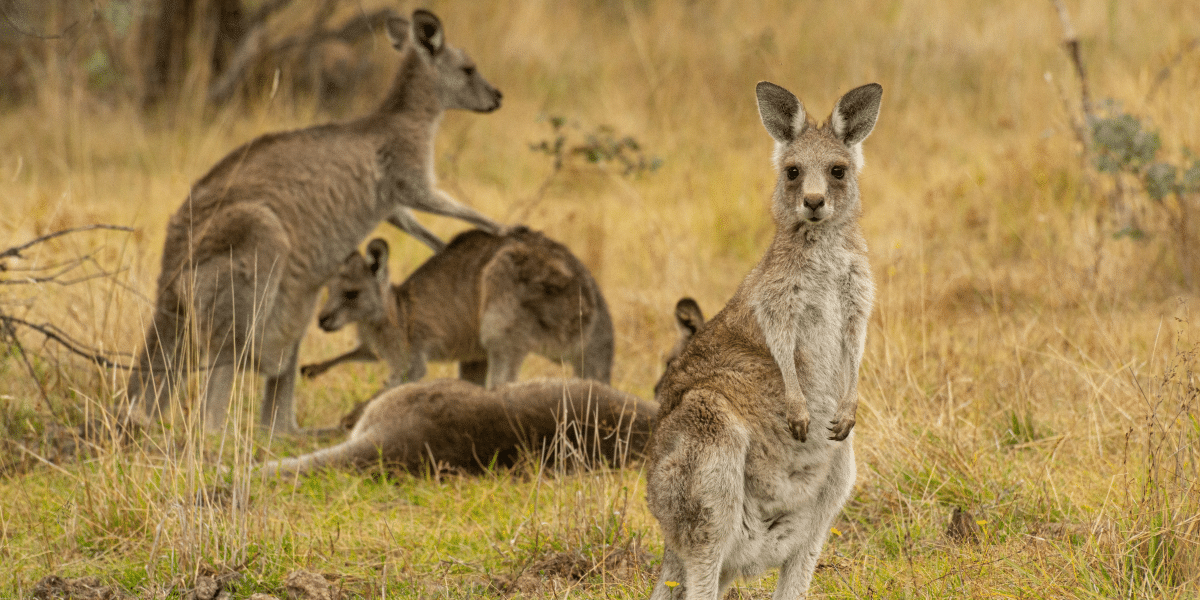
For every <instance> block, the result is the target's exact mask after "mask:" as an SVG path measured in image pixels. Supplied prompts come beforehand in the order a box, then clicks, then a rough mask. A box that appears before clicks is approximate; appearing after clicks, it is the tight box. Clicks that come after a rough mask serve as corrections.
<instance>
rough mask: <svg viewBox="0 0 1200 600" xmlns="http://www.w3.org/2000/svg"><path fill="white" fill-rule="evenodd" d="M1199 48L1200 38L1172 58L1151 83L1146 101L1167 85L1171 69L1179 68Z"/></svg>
mask: <svg viewBox="0 0 1200 600" xmlns="http://www.w3.org/2000/svg"><path fill="white" fill-rule="evenodd" d="M1197 48H1200V37H1194V38H1192V39H1191V41H1189V42H1188V43H1186V44H1184V45H1183V48H1180V50H1179V52H1176V53H1175V56H1173V57H1171V60H1169V61H1167V64H1166V65H1164V66H1163V68H1162V69H1159V71H1158V74H1157V75H1155V76H1154V81H1152V82H1150V89H1149V90H1147V91H1146V101H1149V100H1150V99H1151V98H1153V97H1154V93H1155V92H1157V91H1158V88H1159V87H1160V86H1162V84H1164V83H1166V81H1167V78H1168V77H1170V76H1171V69H1174V68H1175V67H1177V66H1179V63H1181V62H1183V57H1184V55H1185V54H1187V53H1188V52H1191V51H1192V50H1195V49H1197Z"/></svg>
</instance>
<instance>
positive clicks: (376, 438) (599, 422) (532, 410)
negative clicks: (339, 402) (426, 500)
mask: <svg viewBox="0 0 1200 600" xmlns="http://www.w3.org/2000/svg"><path fill="white" fill-rule="evenodd" d="M657 411H658V405H656V404H655V403H653V402H647V401H645V400H641V399H639V398H637V397H636V396H633V395H630V394H626V393H625V392H621V391H618V390H615V389H613V388H611V387H609V386H607V385H604V384H602V383H599V382H595V381H588V380H583V379H566V380H560V379H538V380H533V381H523V382H520V383H513V384H509V385H504V386H501V387H499V388H497V389H494V390H485V389H483V388H481V387H479V386H477V385H474V384H471V383H468V382H465V381H461V380H457V379H435V380H433V381H425V382H420V383H412V384H408V385H402V386H399V387H395V388H392V389H390V390H387V391H385V392H383V393H382V394H380V395H379V396H378V397H376V398H375V399H373V400H371V401H370V402H369V403H368V404H366V406H365V407H364V408H363V409H362V414H361V416H359V418H358V420H357V422H355V423H354V425H353V429H351V431H350V437H349V439H348V440H346V441H345V442H343V443H341V444H338V445H336V446H332V447H329V448H325V449H322V450H318V451H316V452H313V453H312V454H306V455H304V456H300V457H296V458H285V459H283V460H278V461H273V462H268V463H264V464H263V465H261V467H260V469H261V470H262V471H264V472H266V473H268V474H275V473H306V472H309V471H312V470H314V469H319V468H330V467H343V466H358V467H363V466H369V465H372V464H377V463H380V462H382V463H384V464H386V465H390V466H399V467H402V468H405V469H408V470H410V471H418V470H419V469H420V468H421V467H423V466H433V467H434V468H435V469H436V468H440V467H442V466H448V467H452V468H457V469H461V470H464V471H468V472H480V471H482V470H484V469H486V468H488V466H489V465H493V464H495V465H497V466H511V465H513V464H514V463H515V462H516V461H517V459H518V457H519V456H520V452H521V450H522V449H527V450H533V451H534V452H539V451H545V452H546V453H547V454H548V455H549V456H550V457H551V458H553V459H555V460H559V461H562V460H565V459H567V458H570V457H573V458H579V459H581V460H580V463H581V464H583V465H585V466H590V465H594V464H597V463H598V462H601V461H603V462H607V463H609V464H612V465H614V466H618V467H619V466H623V465H624V464H625V463H626V461H627V460H629V459H631V458H639V457H641V456H642V455H643V452H644V450H645V448H646V443H647V441H648V440H649V438H650V429H651V428H652V427H653V425H654V415H655V413H656V412H657ZM560 442H565V443H563V444H560ZM564 450H565V451H566V452H567V453H568V455H569V456H562V455H561V454H560V453H561V452H563V451H564Z"/></svg>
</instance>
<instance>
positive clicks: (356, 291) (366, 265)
mask: <svg viewBox="0 0 1200 600" xmlns="http://www.w3.org/2000/svg"><path fill="white" fill-rule="evenodd" d="M387 259H388V244H387V242H385V241H383V240H382V239H380V238H375V239H373V240H371V243H369V244H367V256H366V257H364V256H363V255H361V254H359V253H358V252H354V253H351V254H350V256H347V257H346V260H345V261H344V262H343V263H342V266H341V267H339V268H338V272H337V275H334V277H333V279H332V280H330V282H329V284H328V286H329V299H328V300H326V301H325V306H323V307H321V312H320V313H318V315H317V324H318V325H320V326H321V329H324V330H325V331H337V330H339V329H341V328H342V327H345V326H346V325H347V324H350V323H359V322H364V321H366V322H372V321H381V320H383V319H385V318H386V317H387V306H386V305H385V304H384V303H385V302H387V295H386V292H387V289H388V286H390V285H391V283H390V282H389V281H388V266H387Z"/></svg>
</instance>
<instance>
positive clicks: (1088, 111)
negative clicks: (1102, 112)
mask: <svg viewBox="0 0 1200 600" xmlns="http://www.w3.org/2000/svg"><path fill="white" fill-rule="evenodd" d="M1050 2H1052V3H1053V4H1054V8H1055V10H1057V11H1058V19H1059V21H1061V22H1062V27H1063V47H1064V48H1066V50H1067V55H1068V56H1069V57H1070V58H1071V63H1072V64H1073V65H1074V66H1075V74H1076V75H1078V76H1079V100H1080V103H1081V104H1082V106H1083V117H1084V127H1083V139H1082V142H1083V146H1084V151H1085V153H1087V152H1089V151H1090V150H1091V135H1089V134H1088V133H1089V132H1088V130H1087V128H1088V127H1089V124H1090V123H1091V122H1092V121H1093V117H1094V115H1093V113H1092V93H1091V91H1090V89H1089V86H1088V78H1087V69H1085V68H1084V66H1083V55H1082V54H1080V52H1079V36H1078V35H1077V34H1076V33H1075V26H1074V25H1072V24H1071V16H1070V15H1069V14H1068V13H1067V7H1066V6H1065V5H1063V2H1062V0H1050Z"/></svg>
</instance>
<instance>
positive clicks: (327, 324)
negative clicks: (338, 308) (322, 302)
mask: <svg viewBox="0 0 1200 600" xmlns="http://www.w3.org/2000/svg"><path fill="white" fill-rule="evenodd" d="M317 325H320V326H321V329H324V330H325V331H333V329H331V328H332V327H333V315H321V316H320V317H319V318H318V319H317Z"/></svg>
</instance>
